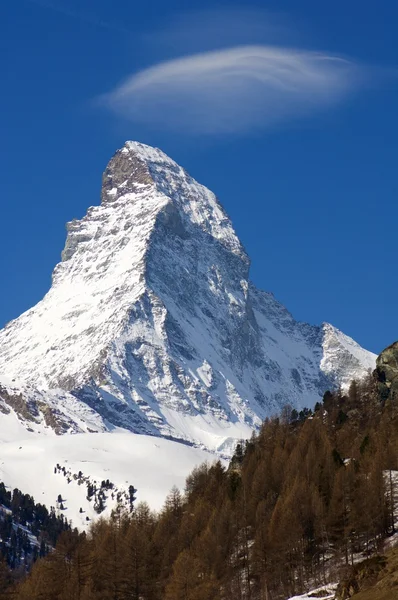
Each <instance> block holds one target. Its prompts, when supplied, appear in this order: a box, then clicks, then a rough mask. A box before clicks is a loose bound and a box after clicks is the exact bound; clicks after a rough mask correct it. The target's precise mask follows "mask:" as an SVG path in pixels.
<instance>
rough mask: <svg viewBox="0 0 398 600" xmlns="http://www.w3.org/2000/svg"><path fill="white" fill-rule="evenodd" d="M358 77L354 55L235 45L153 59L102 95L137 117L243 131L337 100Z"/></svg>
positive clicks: (187, 127) (196, 128) (185, 127)
mask: <svg viewBox="0 0 398 600" xmlns="http://www.w3.org/2000/svg"><path fill="white" fill-rule="evenodd" d="M360 81H361V69H360V68H359V66H357V65H356V64H355V63H354V62H352V61H350V60H347V59H342V58H339V57H336V56H331V55H328V54H321V53H316V52H310V51H302V50H295V49H291V48H283V47H278V46H265V45H256V46H237V47H232V48H226V49H221V50H217V51H210V52H202V53H197V54H192V55H189V56H184V57H182V58H177V59H174V60H170V61H167V62H162V63H159V64H156V65H154V66H152V67H150V68H147V69H145V70H142V71H140V72H137V73H135V74H133V75H131V76H130V77H129V78H128V79H127V80H126V81H124V82H123V83H122V84H121V85H120V86H119V87H117V88H116V89H115V90H113V91H111V92H110V93H108V94H106V95H104V96H103V97H102V98H101V102H102V103H105V105H106V106H107V107H109V108H110V109H112V110H113V111H114V112H116V113H117V114H119V115H121V116H123V117H126V118H128V119H131V120H133V121H136V122H146V123H150V124H151V125H153V126H156V127H163V128H167V129H173V130H180V131H185V132H190V133H197V134H198V133H201V134H219V133H243V132H247V131H251V130H255V129H258V128H266V127H271V126H274V125H275V124H278V123H280V122H281V121H284V120H286V119H292V118H297V117H300V116H305V115H308V114H309V113H312V112H314V111H317V110H320V109H325V108H327V107H330V106H331V105H333V104H336V103H337V102H339V101H341V100H342V99H343V98H344V97H346V95H347V94H348V93H349V92H351V91H353V90H354V89H355V88H356V87H357V86H358V85H359V84H360Z"/></svg>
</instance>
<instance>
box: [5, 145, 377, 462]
mask: <svg viewBox="0 0 398 600" xmlns="http://www.w3.org/2000/svg"><path fill="white" fill-rule="evenodd" d="M249 266H250V261H249V258H248V256H247V254H246V252H245V250H244V248H243V246H242V244H241V243H240V241H239V239H238V237H237V235H236V233H235V231H234V229H233V227H232V224H231V221H230V220H229V218H228V216H227V215H226V213H225V211H224V210H223V208H222V207H221V205H220V204H219V202H218V201H217V199H216V197H215V196H214V194H213V193H212V192H210V191H209V190H208V189H207V188H205V187H204V186H202V185H200V184H199V183H197V182H196V181H195V180H194V179H192V178H191V177H190V176H189V175H188V174H187V173H186V171H184V169H182V168H181V167H180V166H179V165H177V164H176V163H175V162H174V161H173V160H172V159H170V158H169V157H168V156H166V155H165V154H164V153H163V152H161V151H160V150H158V149H154V148H151V147H149V146H145V145H144V144H140V143H137V142H127V143H126V144H125V146H124V147H123V148H122V149H121V150H119V151H118V152H117V153H116V154H115V156H114V157H113V158H112V160H111V161H110V163H109V165H108V167H107V169H106V171H105V173H104V176H103V187H102V201H101V205H100V206H95V207H91V208H89V209H88V212H87V215H86V216H85V217H84V218H83V219H81V220H74V221H72V222H71V223H69V224H68V237H67V241H66V244H65V249H64V251H63V254H62V262H61V263H59V264H58V265H57V266H56V268H55V270H54V273H53V281H52V286H51V289H50V290H49V292H48V293H47V294H46V296H45V297H44V298H43V300H42V301H41V302H39V303H38V304H37V305H36V306H35V307H33V308H31V309H30V310H28V311H27V312H26V313H24V314H23V315H21V316H20V317H19V318H18V319H16V320H14V321H12V322H11V323H9V324H8V325H7V326H6V327H5V328H4V329H3V330H2V331H1V332H0V399H2V400H0V410H3V412H7V411H11V412H12V413H13V414H15V415H17V417H18V418H19V419H20V420H21V422H22V423H24V424H25V426H26V427H27V428H28V427H29V428H30V429H31V430H33V431H36V430H38V428H39V429H40V428H43V427H44V429H45V428H49V429H54V430H55V431H57V433H66V432H71V431H74V432H88V431H109V430H112V429H113V428H114V427H115V426H116V427H122V428H124V429H128V430H130V431H133V432H136V433H144V434H149V435H154V436H163V437H168V438H172V439H177V440H185V441H187V442H189V443H191V444H195V445H198V446H201V447H203V448H208V449H210V450H217V451H219V452H224V453H226V454H228V453H230V452H231V449H232V448H233V446H234V443H235V441H236V439H239V438H242V437H248V436H250V433H251V431H252V430H253V429H254V428H256V427H258V426H259V425H260V423H261V421H262V420H263V419H264V418H265V417H266V416H267V415H270V414H273V413H275V412H278V411H279V410H280V409H281V407H282V406H283V405H284V404H286V403H289V404H291V405H293V406H295V407H298V408H300V407H303V406H308V405H314V404H315V402H316V401H317V400H319V399H320V398H321V396H322V394H323V393H324V392H325V390H326V389H328V388H331V387H336V386H338V385H342V386H347V385H348V384H349V382H350V381H351V380H352V379H353V378H361V377H363V375H364V374H365V373H366V372H367V371H368V370H369V369H374V367H375V359H376V357H375V355H373V354H372V353H370V352H367V351H366V350H364V349H363V348H361V347H360V346H359V345H358V344H356V343H355V342H354V341H353V340H352V339H351V338H349V337H347V336H345V335H344V334H343V333H341V332H340V331H339V330H337V329H335V328H334V327H333V326H331V325H328V324H324V325H322V326H320V327H316V326H312V325H308V324H305V323H299V322H297V321H295V320H294V319H293V317H292V316H291V315H290V313H289V312H288V311H287V310H286V309H285V307H283V306H282V305H281V304H280V303H279V302H278V301H277V300H276V299H275V298H274V297H273V295H272V294H270V293H266V292H261V291H259V290H257V289H256V288H255V287H254V286H253V285H252V284H251V283H250V281H249ZM6 378H7V379H6ZM10 390H11V391H10ZM0 418H1V415H0Z"/></svg>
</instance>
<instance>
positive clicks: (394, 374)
mask: <svg viewBox="0 0 398 600" xmlns="http://www.w3.org/2000/svg"><path fill="white" fill-rule="evenodd" d="M375 376H376V379H377V381H378V382H379V391H380V395H381V398H382V399H383V400H384V401H385V400H387V398H394V397H398V342H394V344H391V346H388V347H387V348H386V349H385V350H383V352H382V353H381V354H380V355H379V356H378V357H377V360H376V370H375Z"/></svg>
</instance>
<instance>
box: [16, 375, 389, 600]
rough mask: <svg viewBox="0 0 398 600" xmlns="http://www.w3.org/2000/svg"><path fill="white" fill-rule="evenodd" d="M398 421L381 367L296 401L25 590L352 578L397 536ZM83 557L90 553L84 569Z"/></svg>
mask: <svg viewBox="0 0 398 600" xmlns="http://www.w3.org/2000/svg"><path fill="white" fill-rule="evenodd" d="M397 423H398V407H397V406H396V405H395V403H391V401H390V399H387V400H384V399H383V397H382V396H381V395H380V388H379V382H378V381H377V380H376V379H375V378H373V377H371V376H370V377H369V378H368V379H367V380H365V381H363V382H362V383H357V382H353V383H352V385H351V386H350V388H349V391H348V392H347V394H341V393H334V394H332V393H327V394H325V396H324V398H323V401H322V402H321V403H319V404H318V405H317V406H316V409H315V412H312V411H311V410H303V411H301V412H297V411H296V410H294V409H291V408H286V409H285V410H284V411H283V413H282V414H281V416H280V417H278V418H277V417H274V418H271V419H267V420H266V421H265V423H264V424H263V426H262V428H261V431H260V432H259V434H258V435H257V436H253V438H252V439H251V440H250V441H249V442H247V443H244V444H240V445H238V446H237V448H236V451H235V453H234V456H233V459H232V461H231V463H230V465H229V467H228V468H227V469H226V468H225V467H224V466H223V465H222V464H221V463H216V464H214V465H208V464H207V465H206V464H204V465H202V466H200V467H198V468H195V469H194V470H193V472H192V473H191V475H190V476H189V477H188V478H187V481H186V485H185V495H184V496H181V494H180V493H179V492H178V490H176V489H174V490H172V492H171V493H170V494H169V495H168V497H167V499H166V502H165V504H164V506H163V508H162V510H161V511H160V513H157V514H153V513H151V512H150V511H149V509H148V507H147V506H145V505H143V506H142V505H141V506H139V505H137V507H136V510H135V511H134V512H133V513H132V514H130V515H128V514H126V516H125V517H122V518H119V517H118V518H113V519H111V520H110V521H108V522H107V523H105V522H103V523H98V524H97V525H94V526H93V527H92V528H91V530H90V532H89V535H88V536H87V537H86V536H84V537H81V536H80V537H78V538H76V539H74V541H73V540H69V541H68V540H63V541H62V543H61V542H60V544H59V547H58V549H57V551H56V552H55V553H54V555H52V556H51V557H48V558H46V559H45V560H44V561H39V562H38V563H37V564H36V565H35V567H34V569H33V571H32V574H31V576H30V577H29V578H28V580H27V581H26V582H25V583H23V584H22V585H21V587H19V588H18V592H17V594H16V598H17V599H18V600H27V598H29V600H35V599H36V598H40V599H43V600H46V599H47V598H48V600H50V598H51V600H61V598H64V595H63V594H64V593H67V594H69V596H68V598H71V599H74V598H80V599H81V600H86V599H89V598H104V599H105V598H108V597H113V596H112V593H113V592H112V590H115V589H116V590H118V591H117V595H116V596H115V597H117V598H118V599H119V600H124V599H125V598H126V599H127V598H130V597H132V598H134V599H136V600H138V599H144V600H183V599H186V600H187V599H188V600H262V599H263V598H268V599H272V600H284V599H286V598H290V597H294V596H299V595H300V594H303V593H304V592H305V590H308V589H313V590H314V589H315V588H318V589H319V590H320V592H321V591H322V590H323V591H322V593H324V590H325V589H327V583H328V581H332V582H336V581H339V580H340V581H341V582H342V584H341V585H343V584H344V581H345V578H346V577H347V574H349V573H350V570H351V569H352V567H351V565H352V564H354V565H356V564H357V565H358V566H357V567H354V568H355V569H361V568H362V567H361V564H360V563H361V561H363V560H364V559H366V558H371V557H373V556H376V555H377V554H380V553H382V552H383V551H384V548H385V547H386V544H387V542H388V541H389V543H391V541H392V540H394V539H395V537H394V535H393V534H394V532H395V530H396V527H397V524H398V523H397V521H398V519H397V514H398V507H397V505H396V500H395V499H396V497H397V493H398V490H397V478H396V476H395V473H393V470H394V471H396V470H397V466H398V465H397V456H398V452H397V450H398V427H397ZM390 473H392V475H393V476H392V477H390V476H389V474H390ZM110 547H111V548H112V552H111V553H110V552H109V548H110ZM68 548H69V550H68ZM65 552H69V554H68V556H70V561H71V562H70V563H69V564H70V565H71V570H65V562H64V559H63V558H62V557H63V556H65ZM394 556H395V551H394V553H393V554H391V557H392V558H389V559H388V560H391V563H390V566H391V569H392V571H393V572H394V571H395V566H394V565H395V562H394V561H395V558H394ZM371 560H372V561H374V560H376V562H377V559H373V558H372V559H371ZM79 561H80V564H83V562H81V561H86V563H87V565H91V567H90V568H89V569H87V571H85V574H84V573H81V575H82V577H81V578H78V577H77V573H78V571H77V570H76V569H77V568H78V564H79ZM384 566H385V565H384ZM384 566H383V569H384ZM68 569H69V567H68ZM379 571H380V578H381V579H380V584H379V585H378V587H377V593H378V594H379V593H380V594H384V593H386V594H388V593H390V590H389V588H387V587H383V585H384V584H382V583H381V582H382V581H384V583H386V581H387V580H386V579H384V577H387V571H388V568H387V571H382V570H379ZM383 573H384V574H383ZM378 576H379V575H378ZM394 577H395V575H394ZM368 581H370V578H368ZM374 583H375V581H373V582H372V585H373V584H374ZM386 585H387V584H386ZM325 586H326V587H325ZM131 590H134V591H133V592H132V595H131ZM387 590H388V591H387ZM359 591H360V593H361V594H368V596H369V594H370V593H371V592H370V591H369V590H368V591H367V590H366V589H363V590H359ZM320 592H319V593H320ZM46 593H47V595H46ZM337 593H339V592H337ZM391 593H392V594H393V593H394V592H391ZM327 595H330V594H329V593H328V594H327ZM309 596H310V597H311V594H310V595H309ZM324 597H325V594H324ZM326 597H327V596H326ZM381 597H382V598H383V596H381ZM364 598H365V599H366V598H367V597H366V596H364ZM386 598H388V596H386Z"/></svg>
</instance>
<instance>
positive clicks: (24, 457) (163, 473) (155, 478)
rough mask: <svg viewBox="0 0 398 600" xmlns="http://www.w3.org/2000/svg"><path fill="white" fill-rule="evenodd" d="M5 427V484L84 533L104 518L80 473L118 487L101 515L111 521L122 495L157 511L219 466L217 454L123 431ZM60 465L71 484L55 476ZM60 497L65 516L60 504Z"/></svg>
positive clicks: (1, 450) (0, 456)
mask: <svg viewBox="0 0 398 600" xmlns="http://www.w3.org/2000/svg"><path fill="white" fill-rule="evenodd" d="M0 422H1V423H2V426H1V430H2V431H0V439H1V441H2V443H1V445H0V481H3V482H4V483H5V485H6V486H7V487H8V488H10V489H11V490H12V489H14V488H15V487H17V488H19V489H20V490H22V491H23V492H24V493H26V494H30V495H31V496H33V497H34V499H35V501H36V502H40V503H41V504H45V505H46V506H47V507H48V508H50V507H51V506H54V507H55V508H56V510H57V513H58V514H60V513H61V512H62V513H63V514H64V516H65V517H66V518H67V519H68V521H70V520H71V521H72V525H73V526H74V527H78V528H79V529H86V528H87V527H88V526H89V524H90V522H91V520H92V519H95V518H98V515H97V513H96V512H95V510H94V500H93V499H92V500H91V501H90V502H89V501H88V500H87V497H86V496H87V486H86V485H85V484H84V483H83V484H81V485H79V483H78V480H76V479H74V478H73V475H77V474H78V473H79V471H81V472H82V475H83V476H89V477H90V481H91V482H95V481H96V482H97V483H98V484H100V483H101V482H102V481H103V480H107V479H109V480H110V481H111V482H112V483H113V484H114V485H115V488H116V489H115V490H114V496H115V498H114V500H112V497H111V493H110V492H108V491H107V492H106V494H107V500H106V508H105V510H104V512H102V513H101V516H109V515H110V513H111V511H112V509H114V508H116V504H117V502H116V493H117V491H119V492H120V493H121V494H122V495H124V494H125V493H127V492H128V487H129V485H133V486H134V487H135V488H136V489H137V490H138V491H137V494H136V496H137V502H140V501H145V502H148V504H149V505H150V507H151V508H152V509H154V510H159V509H160V508H161V507H162V505H163V503H164V500H165V498H166V496H167V494H168V493H169V491H170V489H171V488H172V487H173V486H174V485H176V486H177V487H178V488H179V489H181V490H183V489H184V484H185V479H186V477H187V475H188V474H189V473H190V472H191V471H192V469H193V468H194V467H195V466H196V465H199V464H202V463H203V462H205V461H208V462H210V463H213V462H214V460H215V456H214V455H213V454H210V453H209V452H206V451H204V450H200V449H198V448H192V447H190V446H186V445H184V444H181V443H177V442H172V441H169V440H165V439H161V438H156V437H151V436H146V435H136V434H132V433H131V432H127V431H122V430H120V431H114V432H112V433H83V434H73V435H63V436H56V435H54V434H52V433H51V432H50V435H48V434H47V435H46V432H44V431H43V433H41V434H40V433H31V434H29V433H28V434H27V433H26V430H24V429H23V428H18V424H17V421H16V419H13V418H10V417H3V416H2V417H1V420H0ZM4 422H6V423H8V424H9V425H10V432H11V434H12V436H14V439H13V440H12V441H11V440H10V437H12V436H9V435H8V431H6V432H4V429H5V428H4ZM13 423H14V427H13ZM21 434H22V437H20V436H21ZM57 464H58V465H59V466H60V467H61V468H62V467H65V471H66V473H68V472H69V480H70V483H68V475H64V474H63V473H62V472H60V471H59V470H58V469H56V471H57V472H56V473H55V472H54V468H55V467H56V465H57ZM59 495H61V496H62V505H63V510H61V508H60V507H59V505H58V503H57V499H58V496H59ZM123 499H124V502H125V505H126V506H127V505H128V502H127V501H126V498H125V497H124V496H123ZM80 508H82V510H83V512H80ZM86 517H89V519H90V520H89V521H87V519H86Z"/></svg>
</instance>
